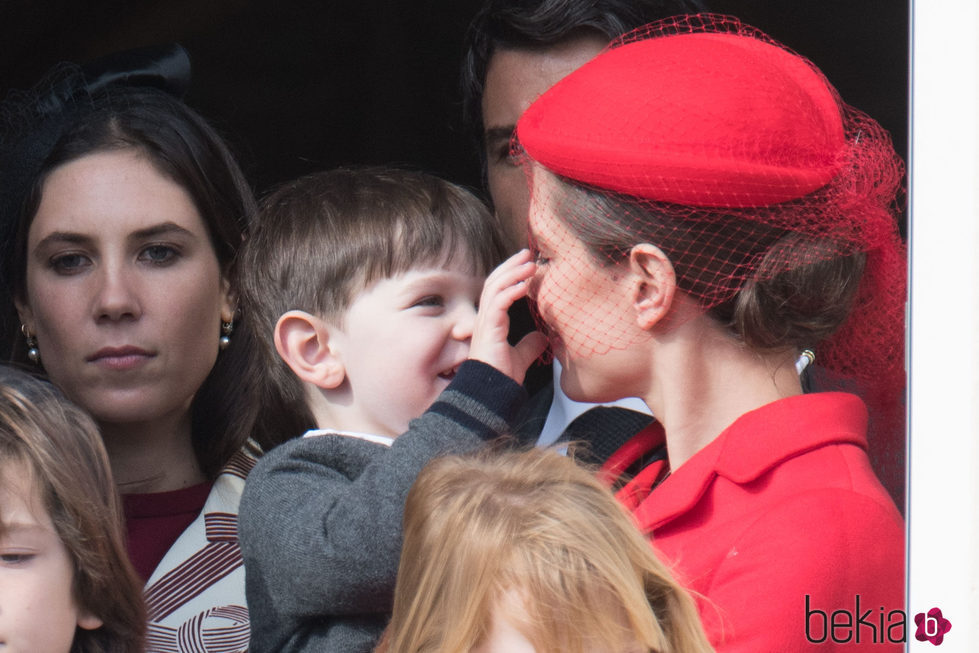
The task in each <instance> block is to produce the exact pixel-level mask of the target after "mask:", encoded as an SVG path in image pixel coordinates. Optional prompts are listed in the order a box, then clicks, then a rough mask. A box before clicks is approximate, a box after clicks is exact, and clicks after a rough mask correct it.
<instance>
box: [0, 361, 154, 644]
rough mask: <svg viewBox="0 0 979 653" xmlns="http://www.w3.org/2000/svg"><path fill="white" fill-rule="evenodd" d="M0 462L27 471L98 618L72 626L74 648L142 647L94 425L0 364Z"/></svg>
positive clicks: (139, 613) (83, 603)
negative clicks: (97, 623) (92, 625)
mask: <svg viewBox="0 0 979 653" xmlns="http://www.w3.org/2000/svg"><path fill="white" fill-rule="evenodd" d="M0 461H3V464H5V465H11V464H16V465H20V466H23V467H25V468H26V469H27V470H28V473H29V474H30V477H31V478H32V479H33V482H34V486H35V487H36V488H37V489H38V490H39V493H40V497H41V500H42V501H43V505H44V508H45V509H46V510H47V513H48V515H49V516H50V517H51V521H52V522H53V524H54V528H55V530H56V531H57V533H58V537H60V538H61V541H62V542H63V543H64V545H65V548H67V550H68V554H69V556H70V558H71V561H72V563H73V565H74V587H73V592H74V596H75V600H76V601H77V603H78V606H79V608H80V609H83V610H85V611H86V612H89V613H91V614H92V615H93V616H95V617H98V618H99V619H101V620H102V626H101V627H99V628H96V629H94V630H85V629H82V628H77V629H76V632H75V640H74V644H73V645H72V649H71V651H72V653H139V652H140V651H142V650H143V636H144V633H145V630H146V614H145V608H144V605H143V588H142V582H141V581H140V580H139V578H138V576H137V575H136V572H135V571H134V570H133V568H132V566H131V565H130V562H129V556H128V555H127V553H126V548H125V545H124V535H123V528H122V508H121V502H120V500H119V497H118V495H117V494H116V486H115V483H114V482H113V480H112V474H111V472H110V468H109V460H108V456H107V455H106V453H105V449H104V447H103V445H102V439H101V436H100V435H99V432H98V429H97V428H96V426H95V424H94V423H93V422H92V420H91V419H90V418H89V417H88V415H86V414H85V413H84V412H82V410H81V409H79V408H78V407H76V406H75V405H74V404H72V403H71V402H70V401H68V400H67V399H65V398H64V397H63V396H62V395H61V394H60V393H59V392H58V391H57V390H56V389H55V388H54V386H51V385H50V384H48V383H47V382H44V381H41V380H40V379H37V378H32V377H30V376H28V375H27V374H26V373H24V372H19V371H16V370H14V369H12V368H9V367H0ZM0 469H2V468H0ZM0 482H3V479H2V478H0ZM0 510H2V507H0ZM2 528H3V522H2V521H0V529H2Z"/></svg>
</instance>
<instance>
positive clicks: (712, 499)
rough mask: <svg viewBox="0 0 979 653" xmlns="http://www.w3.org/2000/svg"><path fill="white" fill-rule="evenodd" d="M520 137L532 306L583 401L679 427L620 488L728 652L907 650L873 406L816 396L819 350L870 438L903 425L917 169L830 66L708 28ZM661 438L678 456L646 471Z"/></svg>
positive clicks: (629, 458)
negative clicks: (910, 209)
mask: <svg viewBox="0 0 979 653" xmlns="http://www.w3.org/2000/svg"><path fill="white" fill-rule="evenodd" d="M517 139H518V142H519V144H520V145H521V146H522V148H523V151H524V152H525V153H526V155H527V166H528V170H529V173H530V177H531V194H532V200H531V210H530V228H531V232H532V245H533V248H534V249H535V250H536V273H535V274H534V276H533V277H527V286H528V287H529V292H530V295H531V297H532V298H533V299H534V300H535V301H536V304H537V307H538V310H539V314H540V317H541V318H542V321H543V323H544V325H545V326H546V328H547V331H548V333H549V336H550V341H551V347H552V350H553V352H554V354H555V355H556V356H557V357H558V358H559V359H560V361H561V363H562V365H563V368H564V369H563V373H562V377H561V385H562V387H563V388H564V390H565V392H567V394H568V396H569V397H571V398H573V399H576V400H581V401H589V402H604V401H609V400H612V399H616V398H619V397H623V396H637V397H641V398H643V399H644V400H645V402H646V403H647V404H648V405H649V407H650V408H651V410H652V413H653V414H654V415H655V416H656V418H657V420H658V424H656V425H655V427H654V428H652V429H649V430H647V431H645V432H643V433H641V434H640V435H638V436H636V438H635V439H634V440H632V441H631V442H629V443H627V444H626V445H625V446H624V447H623V449H621V450H620V451H619V452H617V454H616V455H615V456H613V458H612V460H611V461H610V462H609V463H608V465H607V466H606V472H607V473H609V474H612V475H617V474H621V473H622V472H623V470H629V468H630V466H633V468H634V469H636V468H638V473H637V475H635V476H634V478H632V479H631V481H630V482H628V484H627V485H625V487H624V488H623V489H622V490H621V491H620V495H619V496H620V499H621V500H622V501H624V502H625V503H626V505H627V506H628V507H629V508H630V509H631V510H632V511H633V513H634V515H635V517H636V519H637V521H638V522H639V524H640V525H641V526H642V527H643V528H644V529H645V531H646V532H647V533H648V534H649V535H650V536H651V538H652V541H653V544H654V546H655V547H656V548H657V550H658V551H659V552H660V553H661V554H662V556H663V558H664V559H665V560H666V561H667V562H668V563H669V564H670V565H671V566H672V569H673V570H674V572H675V573H676V574H677V575H678V577H679V578H680V579H681V580H682V581H684V582H686V583H687V584H688V586H689V587H690V588H691V589H692V590H693V591H694V593H695V595H697V596H698V597H699V603H700V612H701V617H702V619H703V622H704V625H705V628H706V630H707V633H708V636H709V637H710V639H711V643H712V644H713V645H714V646H715V647H716V648H717V649H718V650H719V651H725V652H732V651H738V652H741V651H744V652H749V651H750V652H757V651H780V652H786V651H802V650H809V649H808V648H807V647H809V646H811V642H824V643H825V645H826V646H827V647H828V648H830V649H832V650H839V649H838V648H837V647H840V648H847V647H848V646H853V645H855V644H856V643H857V642H858V641H859V642H860V643H861V644H862V645H867V644H873V643H877V644H880V643H882V642H891V641H893V640H894V639H903V637H904V630H903V628H902V627H895V628H889V626H890V625H891V624H892V622H895V621H897V620H899V617H900V612H895V611H900V610H901V609H902V608H903V605H904V602H903V569H904V562H903V524H902V519H901V516H900V514H899V513H898V511H897V509H896V507H895V505H894V503H893V501H892V500H891V498H890V497H889V496H888V494H887V492H886V491H885V490H884V488H883V487H882V486H881V484H880V482H879V481H878V480H877V478H876V477H875V475H874V472H873V470H872V468H871V465H870V463H869V460H868V456H867V433H868V429H867V424H868V411H867V407H866V406H865V401H863V400H861V398H860V397H858V396H855V395H854V394H849V393H846V392H816V393H810V394H803V392H802V387H801V383H800V379H799V373H798V369H797V361H798V360H799V359H800V354H802V353H803V352H804V351H805V350H812V351H815V355H816V356H817V357H818V359H819V361H820V362H821V364H822V365H823V367H824V368H825V370H826V374H827V375H828V376H831V377H833V378H839V379H844V380H845V381H846V383H848V384H849V385H850V386H851V387H853V388H856V389H858V390H860V391H861V393H862V394H863V396H864V397H865V399H866V405H867V406H869V407H870V408H871V415H870V416H871V419H872V425H873V427H874V429H875V430H874V431H873V432H875V433H877V432H880V429H887V428H892V427H894V425H896V424H900V408H899V405H898V404H899V402H898V401H897V400H898V398H899V397H900V394H901V392H902V391H903V385H902V384H903V378H902V355H903V342H904V334H903V321H902V313H903V302H904V289H905V267H904V259H903V249H902V246H901V244H900V241H899V238H898V235H897V230H896V225H895V220H894V216H893V213H892V212H891V209H892V205H893V203H894V201H895V198H896V195H897V190H898V187H899V183H900V180H901V174H902V166H901V163H900V160H899V159H898V158H897V157H896V155H895V154H894V151H893V148H892V147H891V145H890V140H889V138H888V137H887V136H886V134H885V133H883V131H882V130H881V128H880V127H879V126H878V125H877V124H876V123H874V122H873V121H872V120H871V119H869V118H867V117H866V116H864V115H863V114H860V113H859V112H857V111H856V110H853V109H851V108H850V107H847V106H846V105H844V104H843V103H842V102H841V101H840V100H839V98H838V96H837V95H836V93H835V91H834V90H833V89H832V87H831V86H830V85H829V83H828V82H827V81H826V79H825V78H824V77H823V75H822V74H821V73H820V72H819V71H818V70H817V69H816V68H815V67H814V66H813V65H812V64H811V63H809V62H808V61H806V60H805V59H803V58H802V57H799V56H798V55H796V54H794V53H792V52H789V51H787V50H786V49H784V48H783V47H781V46H779V45H777V44H775V43H773V42H772V41H771V39H768V38H767V37H765V36H764V35H762V34H760V33H758V32H756V31H755V30H753V29H751V28H748V27H745V26H743V25H741V24H740V23H738V22H737V21H736V20H734V19H728V18H724V17H718V16H709V15H708V16H697V17H691V18H683V19H676V20H671V21H664V22H663V23H660V24H655V25H653V26H650V27H649V28H648V29H646V30H644V31H643V32H642V33H635V34H632V35H630V36H628V37H626V38H624V39H623V42H621V43H618V44H615V45H613V47H610V49H608V50H606V51H605V52H603V53H602V54H600V55H599V56H598V57H596V58H595V59H594V60H592V61H591V62H589V63H587V64H585V65H584V66H583V67H581V68H580V69H578V70H577V71H575V72H573V73H571V74H570V75H569V76H568V77H566V78H565V79H563V80H562V81H561V82H559V83H558V84H557V85H555V86H554V87H553V88H552V89H551V90H549V91H548V92H546V93H545V94H544V95H542V96H541V97H540V98H539V99H538V100H537V101H536V102H535V103H534V104H533V105H532V106H531V107H530V108H529V109H528V110H527V112H526V113H525V114H524V115H523V116H522V118H521V119H520V122H519V123H518V126H517ZM529 260H530V256H529V255H528V254H526V253H525V254H524V255H523V258H518V259H515V260H511V261H510V262H509V263H508V264H506V265H510V266H517V267H519V266H520V264H521V263H522V264H523V265H530V264H529V263H526V262H525V261H529ZM520 276H521V275H517V277H520ZM524 276H526V275H524ZM513 292H517V291H516V290H514V291H513ZM484 301H486V298H485V297H484ZM479 330H480V328H479V327H478V325H477V331H479ZM481 352H482V344H481V343H480V342H479V339H478V338H477V336H474V339H473V354H472V355H473V356H474V357H481V356H482V353H481ZM809 356H811V354H809ZM824 383H825V382H824ZM888 402H890V403H888ZM664 439H665V444H666V448H667V452H668V460H666V461H660V462H656V463H650V464H648V465H645V466H643V463H642V462H641V461H642V454H643V453H644V452H646V451H650V450H654V449H655V448H656V447H658V446H659V445H660V444H662V442H663V441H664ZM630 476H631V474H630ZM867 610H871V611H873V615H874V619H873V621H874V626H873V627H868V626H866V625H861V624H858V623H857V619H858V617H860V616H861V615H863V616H864V618H865V621H866V619H867V617H866V614H865V612H866V611H867ZM841 611H842V612H841ZM843 612H846V614H849V615H853V617H852V619H851V620H850V626H851V627H850V629H849V630H847V629H846V628H842V627H839V626H838V624H839V623H840V622H841V621H843V619H842V617H841V616H840V615H842V614H843ZM880 614H882V615H884V616H883V617H878V615H880ZM826 615H834V616H833V617H832V621H828V620H827V618H826ZM895 615H897V616H895ZM881 620H883V628H881V623H880V622H881ZM858 638H859V639H858ZM840 642H844V643H842V644H841V643H840ZM894 646H900V644H895V645H894Z"/></svg>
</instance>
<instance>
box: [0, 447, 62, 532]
mask: <svg viewBox="0 0 979 653" xmlns="http://www.w3.org/2000/svg"><path fill="white" fill-rule="evenodd" d="M10 529H19V530H26V529H40V530H53V529H54V526H53V523H52V521H51V517H50V515H48V512H47V510H46V509H45V507H44V499H43V496H42V488H41V485H40V483H39V482H38V479H37V477H36V475H35V474H34V472H33V470H32V469H31V467H30V466H29V465H24V464H18V463H14V462H4V463H0V534H2V533H4V532H6V531H8V530H10Z"/></svg>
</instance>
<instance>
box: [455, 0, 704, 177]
mask: <svg viewBox="0 0 979 653" xmlns="http://www.w3.org/2000/svg"><path fill="white" fill-rule="evenodd" d="M703 11H707V8H706V7H705V6H704V3H703V2H701V0H487V1H486V2H485V3H484V4H483V6H482V7H481V8H480V9H479V11H478V12H476V15H475V16H474V17H473V20H472V22H471V23H470V25H469V30H468V32H467V33H466V54H465V57H464V59H463V64H462V108H463V120H464V121H465V125H466V128H467V130H468V131H469V132H470V133H471V134H472V135H473V136H474V137H475V138H476V139H477V142H478V143H480V144H481V143H482V129H483V112H482V100H483V86H484V84H485V82H486V69H487V67H488V66H489V60H490V58H491V57H492V56H493V53H494V52H495V51H496V50H497V49H499V48H512V49H528V50H532V49H539V48H547V47H550V46H553V45H556V44H558V43H561V42H563V41H566V40H568V39H570V38H574V37H577V36H581V35H583V34H584V35H587V34H596V35H599V36H604V37H605V38H606V39H608V40H609V41H611V40H612V39H614V38H615V37H617V36H619V35H621V34H624V33H625V32H628V31H630V30H633V29H635V28H637V27H640V26H642V25H645V24H646V23H650V22H653V21H655V20H659V19H661V18H667V17H669V16H676V15H679V14H695V13H699V12H703ZM477 149H478V151H479V152H481V153H482V152H483V148H482V146H481V145H480V147H479V148H477ZM481 157H483V158H485V155H484V154H481ZM485 163H486V162H485V161H483V164H484V165H483V167H484V168H485Z"/></svg>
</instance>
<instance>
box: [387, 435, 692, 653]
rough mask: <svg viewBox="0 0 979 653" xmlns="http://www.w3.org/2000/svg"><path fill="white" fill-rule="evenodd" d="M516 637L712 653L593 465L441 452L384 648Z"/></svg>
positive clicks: (454, 652) (412, 509) (534, 645)
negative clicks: (582, 465) (592, 468)
mask: <svg viewBox="0 0 979 653" xmlns="http://www.w3.org/2000/svg"><path fill="white" fill-rule="evenodd" d="M507 638H510V639H507ZM513 638H515V639H513ZM518 640H519V642H520V643H521V644H523V646H524V647H525V648H524V649H523V650H527V651H534V652H536V653H558V652H561V653H585V652H586V651H589V652H590V651H602V652H608V653H636V652H639V651H642V652H646V651H657V652H662V653H667V652H672V653H691V652H702V651H709V650H710V647H709V645H708V644H707V641H706V638H705V636H704V634H703V631H702V629H701V626H700V622H699V619H698V617H697V611H696V609H695V607H694V605H693V602H692V600H691V599H690V597H689V596H688V595H687V593H686V592H685V591H684V590H683V589H682V588H681V587H680V586H679V585H678V584H677V583H676V582H675V581H674V580H673V579H672V578H671V576H670V574H669V572H668V571H667V569H666V568H665V567H664V566H663V565H662V563H660V562H659V560H658V559H657V558H656V556H655V555H654V553H653V550H652V548H651V546H650V544H649V542H647V541H646V539H645V538H644V537H643V536H642V534H641V533H640V532H639V531H638V529H637V528H636V527H635V525H634V524H633V522H632V520H631V518H630V517H629V515H628V513H627V512H626V511H625V510H624V509H623V508H622V507H621V506H620V505H619V504H618V503H617V502H616V500H615V498H614V497H613V496H612V494H611V492H610V491H609V490H608V489H607V488H606V487H605V486H603V485H602V483H601V482H600V481H599V480H598V479H597V478H596V477H595V476H594V475H593V474H592V473H591V472H590V471H588V470H587V469H584V468H582V467H580V466H578V465H577V464H576V463H574V462H573V461H572V460H570V459H567V458H565V457H563V456H559V455H557V454H555V453H553V452H550V451H543V450H531V451H526V452H522V453H515V452H510V453H499V452H489V453H483V454H479V455H476V456H451V457H445V458H440V459H436V460H435V461H433V462H432V463H430V464H429V465H428V466H427V467H426V468H425V469H424V470H423V471H422V473H421V474H420V475H419V477H418V480H417V481H416V483H415V485H414V486H413V487H412V489H411V492H410V493H409V495H408V499H407V504H406V507H405V517H404V546H403V549H402V554H401V567H400V570H399V573H398V581H397V589H396V592H395V602H394V614H393V618H392V621H391V625H390V627H389V629H388V632H387V633H386V635H385V639H384V643H383V646H384V647H385V650H386V651H388V652H394V651H397V652H398V653H421V652H432V653H435V652H438V653H470V652H471V651H472V652H476V651H478V652H480V653H497V652H499V651H503V650H508V651H509V650H513V651H516V650H517V648H516V647H517V646H518V644H517V641H518ZM503 642H507V643H506V644H503Z"/></svg>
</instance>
